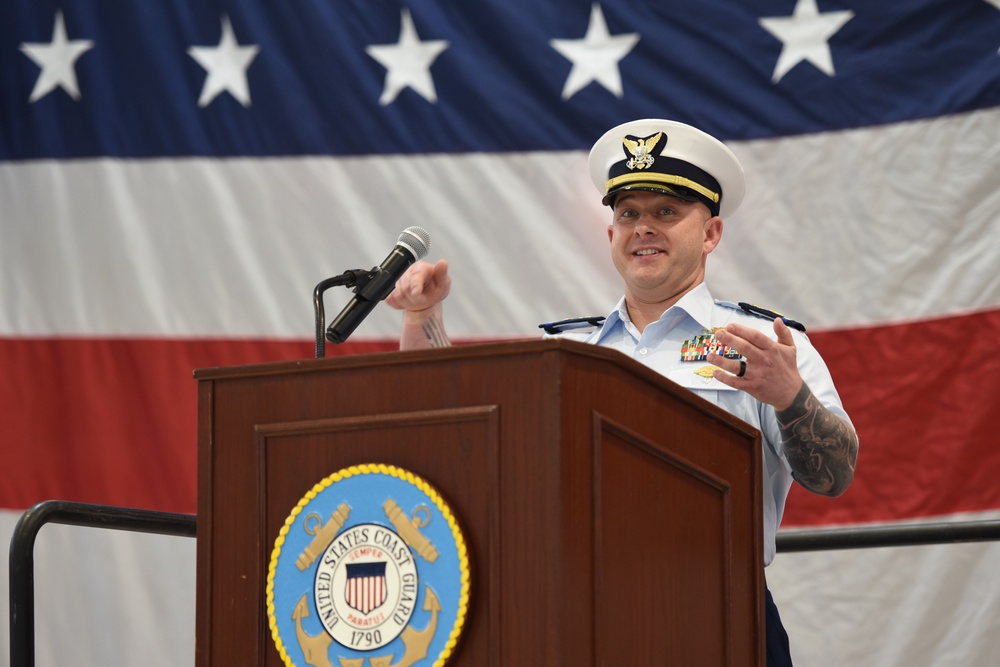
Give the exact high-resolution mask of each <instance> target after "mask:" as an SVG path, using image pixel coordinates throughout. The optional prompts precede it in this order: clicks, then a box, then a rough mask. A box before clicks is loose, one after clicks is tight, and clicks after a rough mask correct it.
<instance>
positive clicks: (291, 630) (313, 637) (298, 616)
mask: <svg viewBox="0 0 1000 667" xmlns="http://www.w3.org/2000/svg"><path fill="white" fill-rule="evenodd" d="M470 582H471V577H470V571H469V559H468V552H467V548H466V541H465V538H464V536H463V534H462V532H461V529H460V527H459V525H458V521H457V519H456V517H455V516H454V514H453V513H452V511H451V509H450V508H449V507H448V506H447V505H446V504H445V502H444V500H443V499H442V498H441V496H440V494H439V493H438V492H437V491H436V490H434V489H433V488H432V487H431V486H430V485H429V484H428V483H427V482H426V481H424V480H423V479H421V478H419V477H417V476H416V475H414V474H413V473H411V472H408V471H406V470H403V469H400V468H396V467H394V466H388V465H381V464H369V465H360V466H352V467H350V468H345V469H343V470H341V471H339V472H337V473H335V474H333V475H331V476H329V477H327V478H326V479H324V480H322V481H321V482H319V483H318V484H316V485H315V486H314V487H313V488H312V489H311V490H310V491H309V492H308V493H306V495H305V496H304V497H303V498H302V500H300V501H299V503H298V505H296V507H295V508H294V509H293V510H292V512H291V514H290V515H289V516H288V518H287V519H286V520H285V524H284V526H283V527H282V529H281V531H280V534H279V535H278V538H277V539H276V540H275V546H274V551H273V552H272V555H271V562H270V566H269V567H268V575H267V614H268V620H269V622H270V626H271V636H272V638H273V639H274V643H275V647H276V648H277V650H278V653H279V654H280V656H281V659H282V661H283V662H284V664H285V665H286V666H287V667H304V666H305V665H312V666H313V667H333V665H351V666H352V667H363V665H365V663H366V661H367V662H368V663H369V664H370V665H371V667H407V666H408V665H412V664H414V663H416V662H418V661H423V660H424V659H425V658H427V659H429V661H428V662H421V664H428V665H444V664H445V663H446V662H447V661H448V659H449V658H450V657H451V655H452V654H453V652H454V650H455V647H456V645H457V643H458V639H459V637H460V635H461V632H462V630H463V629H464V626H465V622H466V617H467V614H468V606H469V596H470Z"/></svg>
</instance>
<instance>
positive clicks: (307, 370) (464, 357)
mask: <svg viewBox="0 0 1000 667" xmlns="http://www.w3.org/2000/svg"><path fill="white" fill-rule="evenodd" d="M543 355H555V356H562V357H563V358H564V359H565V360H570V359H588V360H592V361H596V362H597V363H599V364H607V365H608V366H609V367H612V368H615V369H616V370H617V371H618V372H624V373H627V374H629V375H631V376H634V377H635V379H636V380H637V381H639V382H643V383H645V384H648V385H652V387H655V388H656V389H657V390H658V391H660V392H663V393H664V394H666V395H669V396H670V397H671V398H672V399H674V400H677V401H679V402H681V403H684V404H687V405H688V406H690V408H691V409H694V410H697V411H700V412H704V413H706V414H707V415H709V416H711V417H713V418H714V419H716V420H718V421H720V422H724V423H727V424H728V425H729V426H730V427H732V428H733V429H735V430H737V431H740V432H743V433H747V434H751V435H752V434H756V433H758V431H757V429H756V428H754V427H753V426H752V425H750V424H747V423H746V422H744V421H743V420H741V419H739V418H737V417H734V416H733V415H731V414H730V413H728V412H726V411H725V410H723V409H722V408H720V407H718V406H716V405H715V404H713V403H711V402H710V401H707V400H705V399H703V398H702V397H700V396H698V395H697V394H696V393H695V392H692V391H690V390H688V389H685V388H684V387H682V386H681V385H679V384H677V383H675V382H673V381H671V380H669V379H668V378H666V377H664V376H663V375H661V374H659V373H657V372H656V371H654V370H652V369H650V368H648V367H646V366H644V365H643V364H641V363H639V362H638V361H635V360H634V359H631V358H630V357H628V356H627V355H624V354H622V353H621V352H619V351H617V350H613V349H610V348H605V347H601V346H598V345H591V344H589V343H581V342H578V341H572V340H565V339H561V338H545V339H524V340H512V341H504V342H493V343H475V344H461V345H452V346H451V347H445V348H433V349H428V350H407V351H399V350H396V351H386V352H372V353H366V354H353V355H338V356H332V357H325V358H322V359H314V358H307V359H296V360H290V361H276V362H267V363H258V364H245V365H239V366H220V367H213V368H201V369H196V370H195V371H194V378H195V380H197V381H198V382H199V383H209V382H226V381H231V380H245V379H251V378H264V377H267V376H285V377H288V376H296V375H309V374H315V373H319V374H322V373H330V372H338V371H347V370H355V371H356V370H362V369H365V368H371V369H373V370H374V369H385V368H391V367H405V366H413V365H434V364H441V363H452V362H456V361H457V362H464V361H467V362H473V363H474V362H477V361H488V360H494V361H495V360H498V359H504V358H507V359H513V358H515V357H531V356H539V357H540V356H543Z"/></svg>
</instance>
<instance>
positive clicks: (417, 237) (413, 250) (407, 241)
mask: <svg viewBox="0 0 1000 667" xmlns="http://www.w3.org/2000/svg"><path fill="white" fill-rule="evenodd" d="M396 245H401V246H403V247H404V248H406V249H407V250H409V251H410V254H412V255H413V259H414V260H418V259H421V258H423V257H424V256H425V255H427V251H429V250H430V249H431V235H430V234H428V233H427V230H425V229H423V228H421V227H407V228H406V229H404V230H403V233H402V234H400V235H399V240H398V241H396Z"/></svg>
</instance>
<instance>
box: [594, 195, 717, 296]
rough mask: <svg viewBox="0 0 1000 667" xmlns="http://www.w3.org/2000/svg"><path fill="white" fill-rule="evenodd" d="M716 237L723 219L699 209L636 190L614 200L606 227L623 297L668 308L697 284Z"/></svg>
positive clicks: (705, 207) (700, 279)
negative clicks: (623, 285)
mask: <svg viewBox="0 0 1000 667" xmlns="http://www.w3.org/2000/svg"><path fill="white" fill-rule="evenodd" d="M721 236H722V219H721V218H719V217H718V216H712V214H711V213H710V212H709V210H708V207H707V206H705V205H704V204H703V203H701V202H688V201H684V200H681V199H678V198H676V197H671V196H670V195H665V194H660V193H657V192H645V191H638V190H637V191H628V192H623V193H622V194H620V195H618V197H617V199H616V200H615V206H614V212H613V218H612V223H611V224H610V225H608V239H609V240H610V241H611V260H612V261H613V262H614V264H615V268H617V269H618V273H620V274H621V276H622V278H623V279H624V280H625V293H626V296H630V297H632V298H633V299H638V300H640V301H643V302H646V303H660V302H664V301H667V302H670V303H671V304H672V303H673V302H674V301H676V300H677V299H678V298H680V296H681V295H683V294H684V293H686V292H687V291H688V290H690V289H691V288H693V287H694V286H695V285H697V284H698V283H700V282H702V281H703V280H704V278H705V260H706V258H707V257H708V253H710V252H712V250H714V249H715V246H716V245H718V243H719V239H720V238H721Z"/></svg>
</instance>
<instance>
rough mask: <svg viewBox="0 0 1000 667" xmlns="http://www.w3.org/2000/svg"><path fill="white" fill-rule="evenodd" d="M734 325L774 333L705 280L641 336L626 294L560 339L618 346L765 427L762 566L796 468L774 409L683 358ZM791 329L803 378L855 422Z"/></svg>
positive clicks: (805, 341)
mask: <svg viewBox="0 0 1000 667" xmlns="http://www.w3.org/2000/svg"><path fill="white" fill-rule="evenodd" d="M731 322H736V323H738V324H743V325H746V326H749V327H752V328H754V329H757V330H758V331H762V332H763V333H765V334H767V335H768V336H769V337H770V338H772V339H773V338H775V335H774V323H773V322H772V321H771V320H770V319H767V318H762V317H757V316H755V315H750V314H748V313H746V312H744V311H743V310H742V309H741V308H739V306H737V305H735V304H727V303H725V302H721V301H715V300H714V299H713V298H712V295H711V294H710V293H709V291H708V287H707V286H706V285H705V284H704V283H702V284H700V285H698V286H697V287H695V288H694V289H693V290H691V291H690V292H688V293H687V294H685V295H684V296H683V297H681V299H680V300H679V301H678V302H677V303H676V304H674V305H673V306H671V307H670V308H668V309H667V311H666V312H665V313H663V316H662V317H660V319H659V320H657V321H656V322H653V323H651V324H649V325H648V326H647V327H646V330H645V331H643V332H642V333H641V334H640V333H639V330H638V329H637V328H636V326H635V325H634V324H632V322H631V320H629V317H628V311H627V310H626V308H625V299H624V298H622V300H621V301H619V302H618V307H617V308H616V309H615V310H614V311H612V313H611V314H610V315H609V316H608V318H607V319H606V320H605V321H604V323H603V324H602V325H601V327H600V328H598V329H597V330H596V331H593V332H590V331H588V332H585V333H575V332H565V333H560V334H556V336H557V337H562V338H568V339H571V340H578V341H582V342H585V343H593V344H595V345H600V346H602V347H610V348H613V349H615V350H618V351H619V352H622V353H624V354H626V355H628V356H629V357H631V358H633V359H635V360H636V361H638V362H640V363H642V364H645V365H646V366H649V367H650V368H652V369H653V370H655V371H657V372H658V373H660V374H661V375H664V376H666V377H667V378H669V379H670V380H672V381H674V382H676V383H677V384H679V385H681V386H682V387H685V388H687V389H690V390H691V391H693V392H695V393H696V394H698V395H699V396H701V397H702V398H704V399H706V400H708V401H710V402H712V403H714V404H715V405H717V406H719V407H720V408H722V409H723V410H725V411H726V412H729V413H731V414H733V415H735V416H736V417H738V418H740V419H742V420H743V421H745V422H747V423H749V424H751V425H752V426H754V427H756V428H757V429H758V430H759V431H760V432H761V434H762V440H763V447H764V452H763V463H764V480H763V482H764V484H763V486H764V503H763V504H764V564H765V565H768V564H770V562H771V561H772V560H773V559H774V553H775V545H774V538H775V534H776V533H777V530H778V526H779V525H780V523H781V515H782V513H783V512H784V508H785V499H786V498H787V497H788V489H789V488H790V487H791V485H792V473H791V468H790V467H789V465H788V461H787V459H786V458H785V454H784V450H783V448H782V443H781V433H780V432H779V429H778V421H777V418H776V417H775V415H774V408H772V407H771V406H770V405H766V404H764V403H761V402H760V401H758V400H757V399H755V398H753V397H752V396H750V394H747V393H746V392H744V391H740V390H738V389H733V388H731V387H728V386H726V385H724V384H722V383H721V382H719V381H718V380H715V379H713V378H705V377H703V376H701V375H698V374H697V373H695V371H696V370H698V369H699V368H701V367H703V366H705V365H706V364H708V362H707V361H682V360H681V347H682V345H683V344H684V341H687V340H691V339H693V338H694V337H695V336H699V335H703V334H706V333H708V332H711V331H712V330H713V329H715V328H717V327H724V326H726V325H727V324H730V323H731ZM791 331H792V335H793V336H794V338H795V347H796V361H797V364H798V367H799V374H800V375H801V376H802V379H803V380H804V381H805V383H806V385H808V386H809V389H810V390H811V391H812V393H813V395H814V396H816V398H817V399H818V400H819V401H820V402H821V403H822V404H823V405H824V406H826V407H827V408H828V409H829V410H830V411H831V412H833V413H834V414H836V415H838V416H840V417H843V418H844V419H845V420H847V421H848V423H850V419H849V418H848V416H847V413H846V412H844V407H843V405H842V404H841V402H840V396H839V395H838V394H837V390H836V388H835V387H834V386H833V379H832V378H831V377H830V372H829V371H828V370H827V367H826V364H825V363H824V362H823V359H822V358H821V357H820V355H819V353H818V352H817V351H816V348H814V347H813V346H812V343H810V342H809V338H808V337H807V336H806V335H805V334H804V333H802V332H800V331H797V330H794V329H792V330H791Z"/></svg>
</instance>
